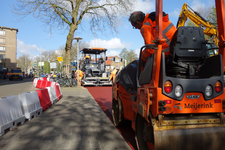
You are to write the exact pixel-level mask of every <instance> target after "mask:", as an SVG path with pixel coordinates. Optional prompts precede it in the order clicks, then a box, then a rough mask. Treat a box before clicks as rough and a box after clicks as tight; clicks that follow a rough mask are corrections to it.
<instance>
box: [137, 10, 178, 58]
mask: <svg viewBox="0 0 225 150" xmlns="http://www.w3.org/2000/svg"><path fill="white" fill-rule="evenodd" d="M154 14H155V13H154ZM155 25H156V22H155V20H154V21H152V20H151V19H150V17H149V13H147V14H146V16H145V19H144V21H143V25H142V28H141V30H140V32H141V35H142V37H143V38H144V40H145V44H154V43H152V41H153V40H154V39H155ZM176 30H177V29H176V27H175V26H174V25H173V23H172V22H171V21H169V18H168V14H166V15H165V16H164V17H163V37H164V38H165V39H166V41H165V42H164V43H163V45H162V49H163V50H164V52H165V56H166V57H168V56H169V54H170V51H169V45H170V42H171V39H172V37H173V35H174V33H175V31H176ZM153 53H154V50H152V49H145V50H144V51H143V52H142V54H141V56H142V60H143V61H144V62H146V60H147V58H148V57H149V56H150V55H152V54H153Z"/></svg>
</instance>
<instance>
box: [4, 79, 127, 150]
mask: <svg viewBox="0 0 225 150" xmlns="http://www.w3.org/2000/svg"><path fill="white" fill-rule="evenodd" d="M28 83H29V82H28ZM28 83H27V84H28ZM30 84H32V82H30ZM5 86H6V85H4V86H2V85H1V84H0V91H1V88H3V87H5ZM14 86H18V87H19V84H15V85H14ZM5 88H6V87H5ZM28 88H30V91H32V90H35V88H33V87H31V86H30V87H28ZM61 90H62V93H63V98H62V99H61V100H59V101H58V102H57V103H56V104H54V105H52V106H51V107H50V108H49V109H47V110H46V111H44V112H43V113H42V114H40V115H39V116H37V117H36V118H33V119H32V120H30V121H27V122H25V123H24V124H23V125H20V126H18V127H17V128H14V130H13V131H8V132H7V133H6V134H4V135H3V136H1V137H0V149H1V150H130V149H131V148H130V146H129V145H128V144H127V142H126V141H125V140H124V138H123V137H122V136H121V134H120V133H119V132H118V130H117V129H116V127H115V126H114V125H113V124H112V122H111V121H110V120H109V119H108V117H107V116H106V115H105V113H104V112H103V110H102V109H101V107H100V106H99V105H98V104H97V102H96V101H95V99H94V98H93V97H92V95H91V94H90V93H89V92H88V90H87V89H85V88H83V87H73V88H70V87H68V88H61ZM17 92H19V90H18V91H17ZM1 93H2V92H1ZM18 94H19V93H18ZM0 95H2V94H0ZM6 95H7V94H6ZM13 95H15V94H13ZM0 97H2V96H0Z"/></svg>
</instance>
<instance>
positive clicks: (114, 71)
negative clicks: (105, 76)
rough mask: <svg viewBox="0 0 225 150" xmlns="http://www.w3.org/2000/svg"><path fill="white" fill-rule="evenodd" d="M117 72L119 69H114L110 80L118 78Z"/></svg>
mask: <svg viewBox="0 0 225 150" xmlns="http://www.w3.org/2000/svg"><path fill="white" fill-rule="evenodd" d="M116 73H117V69H114V70H113V71H112V72H111V75H110V78H109V81H110V80H112V79H113V82H114V81H115V79H116Z"/></svg>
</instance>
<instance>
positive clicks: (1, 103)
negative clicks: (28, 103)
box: [0, 95, 25, 136]
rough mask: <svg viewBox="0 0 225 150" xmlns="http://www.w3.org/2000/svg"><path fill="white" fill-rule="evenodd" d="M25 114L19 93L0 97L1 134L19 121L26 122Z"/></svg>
mask: <svg viewBox="0 0 225 150" xmlns="http://www.w3.org/2000/svg"><path fill="white" fill-rule="evenodd" d="M24 122H25V116H24V114H23V112H22V109H21V105H20V101H19V97H18V95H12V96H8V97H3V98H0V136H1V135H3V134H4V133H5V130H6V129H8V128H9V129H10V130H12V127H13V126H17V125H18V124H19V123H20V124H24Z"/></svg>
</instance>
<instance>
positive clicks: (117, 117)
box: [112, 98, 131, 127]
mask: <svg viewBox="0 0 225 150" xmlns="http://www.w3.org/2000/svg"><path fill="white" fill-rule="evenodd" d="M112 116H113V123H114V125H115V126H116V127H120V126H130V125H131V122H130V121H128V120H125V119H124V117H123V106H122V102H121V100H120V98H118V100H115V99H113V101H112Z"/></svg>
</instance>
